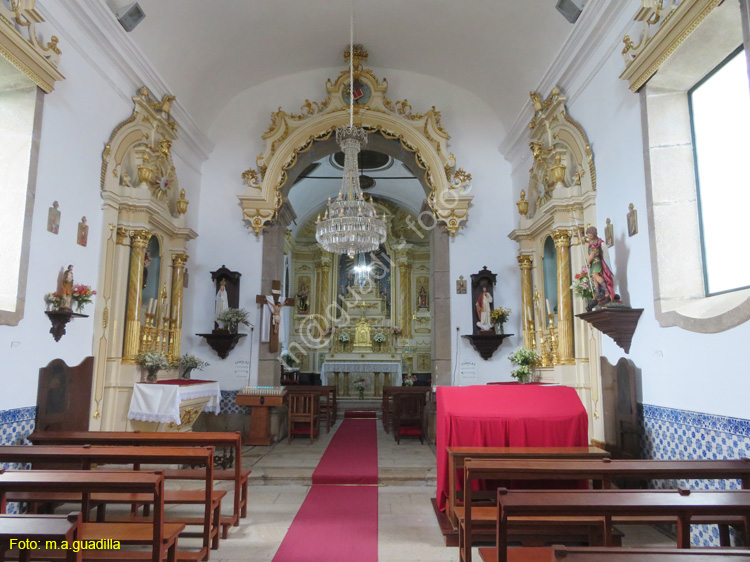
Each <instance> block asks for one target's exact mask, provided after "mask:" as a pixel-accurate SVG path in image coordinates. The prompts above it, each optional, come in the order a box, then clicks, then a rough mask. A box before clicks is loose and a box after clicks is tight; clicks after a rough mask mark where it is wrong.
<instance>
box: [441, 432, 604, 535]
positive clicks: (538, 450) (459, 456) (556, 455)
mask: <svg viewBox="0 0 750 562" xmlns="http://www.w3.org/2000/svg"><path fill="white" fill-rule="evenodd" d="M446 451H447V452H448V500H447V502H446V507H445V511H446V515H447V516H448V518H449V519H450V521H451V523H452V524H453V528H454V529H458V519H457V518H456V515H455V511H456V506H457V505H459V503H460V502H461V500H462V499H463V497H462V493H461V491H459V490H457V486H456V478H457V476H456V471H457V470H463V468H464V462H465V461H466V459H468V458H471V459H497V460H502V459H534V460H536V459H540V460H545V459H602V458H609V452H608V451H605V450H604V449H600V448H599V447H446Z"/></svg>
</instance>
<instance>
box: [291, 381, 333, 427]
mask: <svg viewBox="0 0 750 562" xmlns="http://www.w3.org/2000/svg"><path fill="white" fill-rule="evenodd" d="M287 390H288V391H289V393H290V394H292V393H303V394H304V393H309V392H317V393H318V394H319V395H320V412H321V414H322V413H323V412H325V415H326V433H328V432H329V431H330V430H331V426H333V425H334V424H335V423H336V415H337V410H338V406H337V404H336V387H335V386H318V385H307V384H302V385H294V386H288V387H287Z"/></svg>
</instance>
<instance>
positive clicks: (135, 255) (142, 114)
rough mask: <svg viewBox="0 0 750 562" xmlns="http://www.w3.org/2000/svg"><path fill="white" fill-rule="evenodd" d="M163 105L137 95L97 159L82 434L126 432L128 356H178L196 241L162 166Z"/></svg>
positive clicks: (166, 154)
mask: <svg viewBox="0 0 750 562" xmlns="http://www.w3.org/2000/svg"><path fill="white" fill-rule="evenodd" d="M173 101H174V98H173V97H171V96H169V95H165V96H163V97H162V98H161V99H155V98H153V97H152V95H151V93H150V92H149V91H148V89H146V88H145V87H144V88H141V89H140V90H139V91H138V93H137V95H136V96H135V97H134V98H133V112H132V114H131V115H130V116H129V117H128V118H127V119H125V120H124V121H122V122H121V123H120V124H118V125H117V126H116V127H115V128H114V130H113V131H112V134H111V135H110V138H109V139H108V140H107V141H106V143H105V144H104V149H103V152H102V167H101V195H102V205H103V210H104V220H103V223H104V225H105V227H104V229H103V233H102V237H103V240H102V257H101V260H100V263H101V264H102V265H101V270H100V273H99V281H98V284H97V288H98V290H99V294H98V296H97V299H96V324H95V334H94V339H95V350H96V352H95V357H96V365H95V371H94V372H95V375H94V403H93V411H92V421H91V428H92V429H101V430H125V429H130V427H129V423H128V421H127V417H126V416H127V411H128V406H129V403H130V397H131V394H132V390H133V385H134V384H135V383H136V382H139V381H140V380H141V376H142V371H141V369H140V368H139V367H138V366H137V365H136V363H135V356H136V355H137V354H138V353H142V352H146V351H155V352H159V353H162V354H164V355H165V356H167V358H169V359H172V360H174V359H177V358H179V356H180V341H181V338H182V302H183V285H184V279H183V275H184V271H185V264H186V263H187V261H188V254H187V252H186V242H187V241H188V240H192V239H193V238H195V237H196V236H197V234H196V233H195V232H194V231H193V230H192V229H190V228H189V227H188V226H187V223H186V220H185V213H186V212H187V209H188V203H189V202H188V200H187V199H186V194H185V190H184V189H180V186H179V181H178V178H177V172H176V170H175V166H174V163H173V161H172V143H173V142H174V141H176V140H177V131H178V126H177V123H176V122H175V121H174V120H173V119H172V118H171V116H170V108H171V105H172V103H173ZM165 376H166V375H165Z"/></svg>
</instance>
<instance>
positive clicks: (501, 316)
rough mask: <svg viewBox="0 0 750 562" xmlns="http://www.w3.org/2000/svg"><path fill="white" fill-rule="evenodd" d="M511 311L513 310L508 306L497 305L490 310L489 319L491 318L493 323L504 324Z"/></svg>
mask: <svg viewBox="0 0 750 562" xmlns="http://www.w3.org/2000/svg"><path fill="white" fill-rule="evenodd" d="M511 312H513V311H512V310H511V309H510V308H506V307H504V306H501V307H498V308H496V309H494V310H493V311H492V312H490V320H492V323H493V324H505V323H506V322H507V321H508V316H510V313H511Z"/></svg>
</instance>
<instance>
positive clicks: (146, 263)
mask: <svg viewBox="0 0 750 562" xmlns="http://www.w3.org/2000/svg"><path fill="white" fill-rule="evenodd" d="M149 265H151V254H150V253H149V252H148V250H146V253H145V254H143V288H144V289H145V288H146V283H148V266H149Z"/></svg>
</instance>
